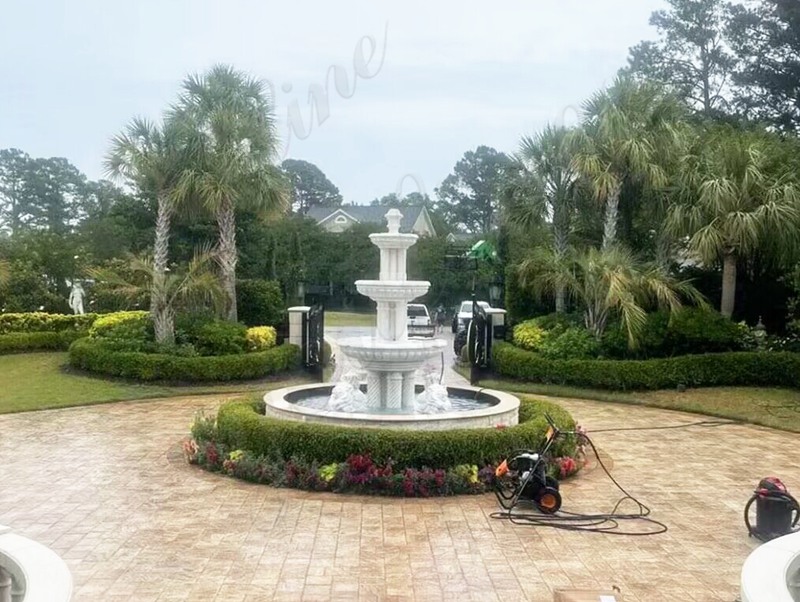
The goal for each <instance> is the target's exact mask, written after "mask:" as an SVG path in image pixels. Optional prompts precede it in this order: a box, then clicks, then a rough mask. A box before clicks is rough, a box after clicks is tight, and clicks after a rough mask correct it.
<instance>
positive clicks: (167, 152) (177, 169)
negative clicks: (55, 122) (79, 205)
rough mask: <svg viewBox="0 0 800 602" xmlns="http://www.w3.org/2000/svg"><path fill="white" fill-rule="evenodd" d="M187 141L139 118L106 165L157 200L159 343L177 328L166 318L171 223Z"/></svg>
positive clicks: (154, 305)
mask: <svg viewBox="0 0 800 602" xmlns="http://www.w3.org/2000/svg"><path fill="white" fill-rule="evenodd" d="M184 145H185V141H183V140H181V135H180V132H179V131H178V129H177V128H175V127H172V126H170V125H165V126H163V127H159V126H157V125H155V124H153V123H151V122H149V121H147V120H145V119H141V118H136V119H134V120H133V121H131V123H130V124H128V126H127V127H126V128H125V131H124V132H122V133H121V134H119V135H118V136H116V137H114V139H113V141H112V144H111V151H110V152H109V153H108V155H107V157H106V161H105V167H106V171H107V173H108V174H109V175H110V176H111V177H113V178H116V179H122V180H125V181H126V182H128V183H129V184H131V185H132V186H134V187H136V188H137V189H138V190H139V191H140V192H141V193H142V194H144V195H153V196H155V199H156V203H157V213H156V234H155V241H154V245H153V278H152V281H151V282H152V291H151V292H150V314H151V316H152V318H153V324H154V325H155V336H156V341H158V342H159V343H168V342H170V340H171V339H172V338H174V333H173V331H174V328H173V327H172V326H171V322H170V320H169V317H168V316H167V315H166V313H167V311H168V308H167V301H166V299H165V298H164V296H163V294H164V290H165V287H164V280H165V279H166V270H167V262H168V259H169V232H170V223H171V221H172V218H173V216H174V214H175V211H176V207H177V201H178V199H177V197H176V195H175V185H176V184H177V182H178V179H179V177H180V174H181V169H182V167H183V163H182V158H183V157H184V156H185V151H184Z"/></svg>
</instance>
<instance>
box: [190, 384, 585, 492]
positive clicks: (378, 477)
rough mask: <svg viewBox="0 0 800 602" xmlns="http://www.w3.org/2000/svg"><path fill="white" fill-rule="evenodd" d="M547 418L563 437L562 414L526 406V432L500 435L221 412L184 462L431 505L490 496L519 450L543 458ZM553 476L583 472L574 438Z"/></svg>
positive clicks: (246, 408)
mask: <svg viewBox="0 0 800 602" xmlns="http://www.w3.org/2000/svg"><path fill="white" fill-rule="evenodd" d="M545 412H547V413H548V414H550V415H551V416H552V417H553V418H554V420H555V421H556V423H557V424H558V425H559V426H560V427H562V428H563V429H564V430H567V431H569V430H574V429H575V422H574V420H573V419H572V417H571V416H570V415H569V413H568V412H566V411H565V410H564V409H562V408H561V407H560V406H557V405H556V404H553V403H550V402H546V401H532V400H523V401H522V403H521V405H520V424H518V425H517V426H513V427H508V428H502V429H463V430H452V431H444V432H442V431H436V432H428V431H410V432H409V431H395V430H388V429H357V428H348V427H339V426H332V425H326V424H311V423H303V422H291V421H283V420H279V419H275V418H271V417H267V416H264V415H263V402H247V401H235V402H230V403H227V404H224V405H223V406H222V407H221V408H220V410H219V413H218V415H217V420H216V421H214V420H213V419H206V418H203V417H198V419H196V421H195V424H194V426H193V428H192V437H193V438H192V439H191V440H189V441H187V442H186V444H185V445H184V452H185V454H186V457H187V460H188V461H189V462H190V463H192V464H198V465H200V466H202V467H203V468H206V469H207V470H211V471H215V472H222V473H224V474H227V475H230V476H234V477H237V478H241V479H244V480H248V481H252V482H256V483H265V484H269V485H273V486H276V487H294V488H299V489H308V490H312V491H333V492H339V493H366V494H375V495H399V496H406V497H418V496H419V497H427V496H432V495H454V494H465V493H484V492H486V491H487V490H488V489H489V488H490V487H491V486H492V485H493V483H494V467H495V465H496V464H497V463H498V462H499V461H500V460H502V459H504V458H505V457H507V456H508V455H509V454H511V453H512V452H514V451H515V450H518V449H530V448H538V447H539V445H540V444H541V443H542V439H543V437H544V433H545V431H546V429H547V423H546V421H545V419H544V413H545ZM553 452H554V453H553V456H554V458H553V460H552V461H551V465H550V467H549V470H550V472H551V473H552V474H554V475H557V476H561V477H567V476H571V475H572V474H574V473H576V472H577V471H578V470H579V469H580V467H581V466H582V461H581V458H580V454H579V453H578V446H577V445H576V440H575V437H564V438H563V439H561V440H559V441H558V442H557V444H556V445H555V447H554V450H553Z"/></svg>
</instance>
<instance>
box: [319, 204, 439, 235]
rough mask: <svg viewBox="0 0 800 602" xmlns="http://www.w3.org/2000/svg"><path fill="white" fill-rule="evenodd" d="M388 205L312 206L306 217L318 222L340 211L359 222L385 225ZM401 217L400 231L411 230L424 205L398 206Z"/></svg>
mask: <svg viewBox="0 0 800 602" xmlns="http://www.w3.org/2000/svg"><path fill="white" fill-rule="evenodd" d="M389 209H390V207H380V206H373V205H345V206H343V207H333V208H329V207H312V208H311V209H309V210H308V213H307V214H306V215H308V217H310V218H312V219H314V220H316V222H317V223H318V224H321V223H323V222H326V221H328V220H329V219H330V218H332V217H333V216H334V215H336V214H337V213H339V212H341V213H343V214H344V215H346V216H349V217H351V218H352V219H354V220H355V221H357V222H359V223H361V224H381V225H386V212H387V211H389ZM399 209H400V213H402V214H403V219H402V220H401V221H400V232H411V229H412V228H413V227H414V224H415V223H417V219H418V218H419V214H420V213H422V210H423V209H424V207H423V206H422V205H416V206H410V207H400V208H399Z"/></svg>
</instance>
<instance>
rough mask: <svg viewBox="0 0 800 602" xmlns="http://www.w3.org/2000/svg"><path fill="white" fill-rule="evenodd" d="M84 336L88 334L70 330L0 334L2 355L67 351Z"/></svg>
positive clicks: (0, 352)
mask: <svg viewBox="0 0 800 602" xmlns="http://www.w3.org/2000/svg"><path fill="white" fill-rule="evenodd" d="M83 336H86V333H83V332H78V331H70V330H63V331H61V332H12V333H10V334H0V355H2V354H5V353H27V352H30V351H66V350H67V349H69V346H70V344H71V343H72V342H73V341H74V340H76V339H78V338H80V337H83Z"/></svg>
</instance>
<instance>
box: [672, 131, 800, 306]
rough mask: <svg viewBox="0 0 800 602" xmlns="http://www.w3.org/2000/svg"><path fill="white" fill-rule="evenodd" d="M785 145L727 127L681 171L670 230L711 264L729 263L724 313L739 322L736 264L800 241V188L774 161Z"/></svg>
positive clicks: (691, 156)
mask: <svg viewBox="0 0 800 602" xmlns="http://www.w3.org/2000/svg"><path fill="white" fill-rule="evenodd" d="M778 144H780V142H779V141H778V140H775V139H771V138H768V137H767V136H766V135H765V134H763V133H757V134H754V133H749V132H741V131H736V130H732V129H727V128H726V129H722V130H719V131H716V132H713V133H712V134H711V135H710V136H709V137H708V138H704V139H700V140H698V142H697V144H696V148H695V152H694V153H692V154H689V155H687V157H686V159H685V162H684V165H683V168H682V169H681V170H680V194H679V196H678V199H679V202H677V203H675V204H674V205H673V206H672V207H671V211H670V216H669V226H670V228H671V230H672V231H673V232H674V233H675V234H676V235H679V236H688V237H689V239H688V250H689V252H690V253H691V254H692V255H693V256H694V257H696V258H697V259H699V260H700V261H702V263H703V264H704V265H705V266H713V265H715V264H716V263H717V262H721V263H722V302H721V304H720V311H721V312H722V314H723V315H725V316H728V317H730V316H732V315H733V312H734V309H735V307H734V302H735V293H736V277H737V264H738V263H739V261H740V260H742V259H747V258H750V257H753V256H754V255H755V254H756V253H758V252H759V251H763V250H765V249H767V248H770V247H774V248H777V249H778V250H779V252H780V250H782V251H783V252H786V251H789V250H791V249H793V248H794V247H795V246H796V244H797V242H798V239H799V238H800V188H798V185H797V183H796V180H795V177H794V174H792V173H790V172H789V171H788V170H787V169H786V168H785V166H784V165H781V164H776V163H775V161H774V157H775V156H776V155H777V154H779V153H776V148H775V147H776V145H778Z"/></svg>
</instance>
